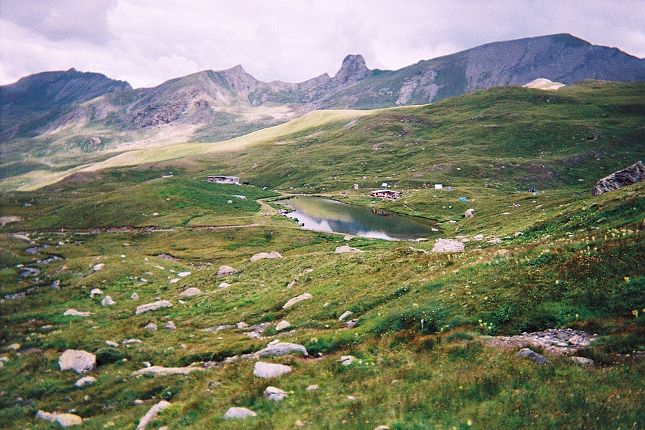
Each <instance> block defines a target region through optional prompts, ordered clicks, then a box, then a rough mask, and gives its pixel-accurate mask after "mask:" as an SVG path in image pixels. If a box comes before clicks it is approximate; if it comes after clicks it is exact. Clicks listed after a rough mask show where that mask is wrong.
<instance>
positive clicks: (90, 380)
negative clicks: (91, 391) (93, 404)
mask: <svg viewBox="0 0 645 430" xmlns="http://www.w3.org/2000/svg"><path fill="white" fill-rule="evenodd" d="M95 382H96V378H95V377H93V376H84V377H82V378H81V379H79V380H78V381H76V382H75V383H74V386H75V387H84V386H86V385H92V384H93V383H95Z"/></svg>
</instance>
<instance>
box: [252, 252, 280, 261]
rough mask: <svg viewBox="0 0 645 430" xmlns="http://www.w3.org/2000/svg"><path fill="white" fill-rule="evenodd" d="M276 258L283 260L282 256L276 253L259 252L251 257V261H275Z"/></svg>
mask: <svg viewBox="0 0 645 430" xmlns="http://www.w3.org/2000/svg"><path fill="white" fill-rule="evenodd" d="M274 258H282V254H280V253H279V252H276V251H271V252H259V253H257V254H255V255H253V256H252V257H251V261H258V260H266V259H274Z"/></svg>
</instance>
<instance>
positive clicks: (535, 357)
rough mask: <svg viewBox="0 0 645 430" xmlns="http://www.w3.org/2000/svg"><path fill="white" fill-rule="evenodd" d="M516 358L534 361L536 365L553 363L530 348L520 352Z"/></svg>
mask: <svg viewBox="0 0 645 430" xmlns="http://www.w3.org/2000/svg"><path fill="white" fill-rule="evenodd" d="M515 355H516V356H518V357H520V358H526V359H529V360H531V361H533V362H534V363H536V364H550V363H551V362H550V361H549V360H547V359H546V358H544V356H543V355H542V354H538V353H537V352H535V351H533V350H530V349H528V348H522V349H520V350H519V352H518V353H517V354H515Z"/></svg>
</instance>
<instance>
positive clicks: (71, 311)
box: [63, 308, 92, 317]
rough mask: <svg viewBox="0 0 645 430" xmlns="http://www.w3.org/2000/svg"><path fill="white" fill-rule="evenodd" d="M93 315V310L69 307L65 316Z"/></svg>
mask: <svg viewBox="0 0 645 430" xmlns="http://www.w3.org/2000/svg"><path fill="white" fill-rule="evenodd" d="M90 315H92V312H85V311H77V310H76V309H72V308H70V309H67V310H66V311H65V312H64V313H63V316H66V317H89V316H90Z"/></svg>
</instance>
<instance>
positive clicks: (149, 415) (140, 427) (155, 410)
mask: <svg viewBox="0 0 645 430" xmlns="http://www.w3.org/2000/svg"><path fill="white" fill-rule="evenodd" d="M169 406H170V402H168V401H166V400H162V401H160V402H159V403H157V404H155V405H154V406H153V407H151V408H150V410H148V412H146V414H145V415H144V416H142V417H141V419H140V420H139V424H137V430H144V429H145V428H146V427H147V425H148V424H150V422H151V421H152V420H154V419H155V418H156V417H157V415H158V414H159V412H161V411H163V410H164V409H166V408H168V407H169Z"/></svg>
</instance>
